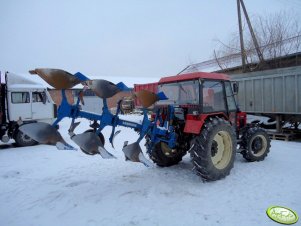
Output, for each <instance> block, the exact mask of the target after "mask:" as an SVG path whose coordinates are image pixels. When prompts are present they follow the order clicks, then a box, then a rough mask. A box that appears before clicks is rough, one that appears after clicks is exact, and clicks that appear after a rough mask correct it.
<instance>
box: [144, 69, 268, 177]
mask: <svg viewBox="0 0 301 226" xmlns="http://www.w3.org/2000/svg"><path fill="white" fill-rule="evenodd" d="M158 91H159V92H160V91H163V92H164V93H165V95H166V96H167V97H168V99H167V100H161V101H158V102H157V103H156V105H155V107H154V110H155V111H157V112H158V111H159V112H160V114H161V116H162V118H163V119H164V120H165V119H166V117H168V115H169V114H170V112H168V111H169V110H168V109H170V108H169V107H168V106H173V109H174V111H173V117H172V120H170V122H169V123H170V125H172V126H173V128H174V130H175V134H176V136H175V143H176V145H175V146H174V148H170V145H168V142H164V141H160V142H158V143H156V144H155V145H149V144H150V143H151V142H152V139H151V137H148V136H146V147H147V149H148V153H149V155H150V158H151V159H152V160H153V161H154V162H155V163H156V164H157V165H159V166H162V167H166V166H172V165H175V164H177V163H179V162H180V161H181V160H182V157H183V156H184V155H185V154H186V153H187V152H190V155H191V158H192V162H193V165H194V171H195V172H196V173H197V174H198V175H200V176H201V177H202V178H203V179H205V180H209V181H213V180H219V179H221V178H224V177H225V176H227V175H228V174H229V173H230V171H231V169H232V168H233V164H234V159H235V155H236V152H239V153H241V154H242V155H243V157H244V158H245V159H246V160H247V161H250V162H253V161H262V160H263V159H264V158H265V157H266V156H267V154H268V152H269V149H270V139H269V136H268V135H267V133H266V132H265V130H264V129H262V128H260V127H258V126H257V125H251V124H247V120H246V113H245V112H241V111H240V110H239V108H238V107H237V104H236V102H235V98H234V95H235V94H236V93H237V91H238V87H237V86H236V84H235V83H234V84H231V82H230V80H229V77H228V76H227V75H225V74H218V73H203V72H197V73H189V74H182V75H177V76H171V77H164V78H162V79H160V81H159V83H158ZM152 118H153V120H154V116H153V117H152ZM156 120H157V119H156ZM156 123H157V124H158V125H159V124H160V121H158V122H156Z"/></svg>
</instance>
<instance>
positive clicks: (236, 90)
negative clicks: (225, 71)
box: [232, 82, 238, 95]
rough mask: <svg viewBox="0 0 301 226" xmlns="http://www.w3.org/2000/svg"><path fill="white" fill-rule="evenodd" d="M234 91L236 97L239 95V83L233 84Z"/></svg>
mask: <svg viewBox="0 0 301 226" xmlns="http://www.w3.org/2000/svg"><path fill="white" fill-rule="evenodd" d="M232 90H233V94H234V95H236V94H237V93H238V83H237V82H233V83H232Z"/></svg>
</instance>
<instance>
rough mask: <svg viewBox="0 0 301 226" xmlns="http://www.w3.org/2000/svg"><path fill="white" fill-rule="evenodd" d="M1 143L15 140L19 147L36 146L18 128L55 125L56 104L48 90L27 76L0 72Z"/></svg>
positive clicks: (34, 142) (33, 141)
mask: <svg viewBox="0 0 301 226" xmlns="http://www.w3.org/2000/svg"><path fill="white" fill-rule="evenodd" d="M0 78H1V79H0V81H1V89H0V102H1V103H0V140H1V141H2V142H3V143H7V142H9V140H10V139H14V140H15V142H16V145H17V146H31V145H35V144H37V142H36V141H35V140H32V139H31V138H29V137H28V136H26V135H24V134H23V133H22V132H21V131H20V130H19V129H18V128H19V126H21V125H22V124H25V123H32V122H46V123H52V122H53V121H54V119H55V117H56V105H55V104H54V103H53V101H52V99H51V96H50V94H49V92H48V91H47V88H46V87H45V86H43V85H42V84H39V83H37V82H35V81H33V80H30V79H28V78H26V77H25V76H21V75H16V74H13V73H10V72H6V73H5V74H3V75H2V76H1V72H0Z"/></svg>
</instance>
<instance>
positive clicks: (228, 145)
mask: <svg viewBox="0 0 301 226" xmlns="http://www.w3.org/2000/svg"><path fill="white" fill-rule="evenodd" d="M232 149H233V144H232V139H231V136H230V134H229V133H228V132H226V131H220V132H218V133H217V134H216V135H215V136H214V138H213V141H212V145H211V160H212V163H213V165H214V166H215V167H216V168H217V169H224V168H226V167H227V166H228V164H229V162H230V160H231V156H232Z"/></svg>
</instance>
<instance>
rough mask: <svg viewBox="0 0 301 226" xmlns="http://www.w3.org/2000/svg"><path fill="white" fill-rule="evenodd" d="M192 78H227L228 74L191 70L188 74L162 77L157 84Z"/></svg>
mask: <svg viewBox="0 0 301 226" xmlns="http://www.w3.org/2000/svg"><path fill="white" fill-rule="evenodd" d="M193 79H217V80H229V79H230V78H229V76H228V75H226V74H221V73H208V72H193V73H188V74H180V75H176V76H169V77H163V78H161V79H160V81H159V84H162V83H171V82H180V81H188V80H193Z"/></svg>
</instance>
